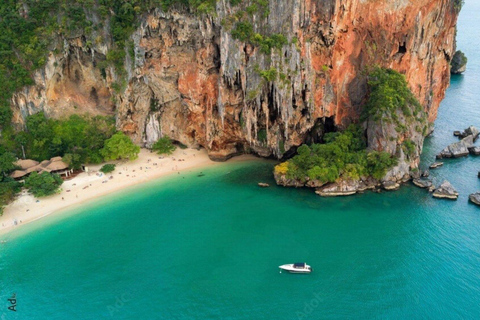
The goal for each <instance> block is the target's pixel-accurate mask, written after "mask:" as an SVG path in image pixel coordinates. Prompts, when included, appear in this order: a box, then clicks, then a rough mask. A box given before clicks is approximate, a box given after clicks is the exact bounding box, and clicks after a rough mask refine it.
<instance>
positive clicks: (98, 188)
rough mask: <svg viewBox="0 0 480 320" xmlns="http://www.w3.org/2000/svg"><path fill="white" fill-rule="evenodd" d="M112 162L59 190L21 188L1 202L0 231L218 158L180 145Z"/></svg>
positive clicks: (243, 158)
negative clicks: (111, 167) (36, 192)
mask: <svg viewBox="0 0 480 320" xmlns="http://www.w3.org/2000/svg"><path fill="white" fill-rule="evenodd" d="M254 159H257V158H256V157H255V156H252V155H242V156H239V157H235V158H233V159H230V160H229V162H240V161H247V160H254ZM108 163H115V164H116V167H115V171H113V172H111V173H107V174H104V173H101V172H100V171H99V169H100V168H101V167H102V165H103V164H104V163H102V164H98V165H91V166H88V172H82V173H80V174H79V175H77V176H76V177H75V178H73V179H71V180H68V181H65V182H64V183H63V184H62V186H61V191H60V192H59V193H57V194H55V195H51V196H48V197H45V198H40V199H37V198H35V197H33V195H31V194H30V193H28V191H27V190H22V191H21V192H20V193H19V194H18V195H17V197H16V198H15V200H14V201H12V202H11V203H10V204H8V205H7V206H5V208H4V212H3V215H2V216H0V234H2V235H3V234H6V233H8V232H10V231H12V230H16V229H17V228H18V227H21V226H23V225H26V224H28V223H30V222H33V221H36V220H39V219H42V218H43V217H46V216H49V215H52V214H55V213H61V211H63V210H64V209H67V208H70V207H74V206H78V205H81V204H84V203H87V202H90V201H92V200H94V199H97V198H99V197H102V196H105V195H107V194H111V193H115V192H118V191H120V190H124V189H127V188H129V187H133V186H135V185H139V184H143V183H145V182H149V181H153V180H157V179H160V178H162V177H165V176H170V175H172V174H180V173H184V172H186V171H187V170H193V169H195V170H196V169H201V168H205V167H211V166H213V165H215V164H218V162H214V161H212V160H210V158H209V157H208V155H207V152H206V150H205V149H200V150H195V149H180V148H177V150H175V152H174V153H173V154H171V155H169V156H166V155H163V156H162V155H158V154H156V153H154V152H150V151H149V150H147V149H141V150H140V153H139V155H138V158H137V159H136V160H133V161H109V162H108Z"/></svg>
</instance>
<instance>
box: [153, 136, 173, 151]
mask: <svg viewBox="0 0 480 320" xmlns="http://www.w3.org/2000/svg"><path fill="white" fill-rule="evenodd" d="M175 149H176V147H175V146H174V145H173V143H172V140H171V139H170V138H169V137H168V136H163V137H161V138H160V139H158V140H157V142H155V143H154V144H153V145H152V150H153V151H156V152H157V153H158V154H172V153H173V151H175Z"/></svg>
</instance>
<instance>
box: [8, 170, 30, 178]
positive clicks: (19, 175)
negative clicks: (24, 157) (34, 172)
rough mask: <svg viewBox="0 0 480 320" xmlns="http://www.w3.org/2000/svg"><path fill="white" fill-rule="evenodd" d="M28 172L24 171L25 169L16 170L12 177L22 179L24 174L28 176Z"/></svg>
mask: <svg viewBox="0 0 480 320" xmlns="http://www.w3.org/2000/svg"><path fill="white" fill-rule="evenodd" d="M27 174H28V173H27V172H25V171H23V170H15V171H13V172H12V173H11V174H10V177H12V178H13V179H20V178H22V177H24V176H26V175H27Z"/></svg>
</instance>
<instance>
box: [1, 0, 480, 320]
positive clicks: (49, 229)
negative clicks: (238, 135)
mask: <svg viewBox="0 0 480 320" xmlns="http://www.w3.org/2000/svg"><path fill="white" fill-rule="evenodd" d="M478 17H480V4H479V3H475V2H474V1H469V0H467V2H466V4H465V8H464V10H463V12H462V14H461V17H460V21H459V31H458V47H459V48H460V49H461V50H463V51H464V52H465V53H466V54H467V56H468V58H469V63H468V71H467V73H466V74H465V75H463V76H457V77H454V78H452V83H451V87H450V89H449V90H448V93H447V97H446V99H445V100H444V102H443V103H442V106H441V109H440V112H439V118H438V120H437V121H436V131H435V133H434V135H433V136H432V137H431V138H429V139H427V141H426V144H425V150H424V155H423V160H424V165H428V164H429V163H430V162H432V161H433V159H434V155H435V154H436V153H437V152H438V151H439V150H441V149H442V148H443V147H445V146H446V145H447V144H449V143H451V142H454V141H455V138H454V137H453V136H452V131H453V130H457V129H463V128H466V127H467V126H468V125H470V124H473V125H476V126H477V127H480V94H479V88H480V54H479V53H478V44H479V43H480V32H479V31H478V30H480V25H479V21H478ZM272 167H273V163H270V162H261V161H254V162H247V163H239V164H228V163H227V164H223V165H219V166H218V167H217V168H214V169H208V170H203V172H204V173H205V176H203V177H198V176H197V173H195V172H191V173H188V174H184V175H181V176H172V177H170V178H169V179H166V180H162V181H161V182H153V183H149V184H147V185H144V186H141V187H140V188H136V189H132V190H127V191H124V192H122V193H120V194H116V195H113V196H110V197H106V198H104V199H102V200H99V201H96V202H93V203H91V204H90V205H88V206H87V207H83V208H81V209H76V210H73V211H70V212H68V213H66V214H63V215H56V216H53V217H48V218H45V219H43V220H40V221H37V222H34V223H31V224H29V225H25V226H22V227H21V228H18V229H17V230H15V231H14V232H11V233H9V234H6V235H1V236H0V240H6V241H7V242H6V243H0V319H1V320H7V319H364V318H380V319H405V318H407V319H478V318H480V208H478V207H475V206H474V205H472V204H469V203H468V201H467V198H468V194H469V193H472V192H475V191H480V180H479V179H478V178H477V177H476V174H477V171H479V170H480V157H477V158H474V157H469V158H464V159H458V160H452V161H446V164H445V166H444V167H442V168H441V169H439V170H437V171H434V172H432V175H433V177H434V178H435V179H436V180H437V181H438V182H441V180H442V179H448V180H449V181H450V182H451V183H452V184H453V185H454V186H455V187H456V188H457V189H458V191H459V192H460V198H459V200H458V201H456V202H452V201H447V200H435V199H432V198H431V196H430V195H429V194H428V193H427V192H425V191H424V190H420V189H417V188H414V187H412V186H408V187H403V188H402V189H401V190H400V191H398V192H394V193H382V194H373V193H366V194H363V195H358V196H355V197H349V198H342V199H325V198H320V197H318V196H315V195H314V194H313V192H312V191H311V190H295V189H285V188H280V187H274V186H273V187H270V188H267V189H261V188H259V187H258V186H257V185H256V183H257V182H259V181H266V182H270V183H271V184H272V185H273V181H272V178H271V174H270V172H271V169H272ZM296 261H306V262H308V263H309V264H311V265H312V266H313V268H314V272H313V273H312V274H310V275H290V274H285V273H279V271H278V268H277V267H278V265H280V264H284V263H289V262H296ZM13 293H16V303H17V305H16V309H17V311H16V312H13V311H10V310H8V309H7V308H8V306H10V305H11V303H10V302H9V301H8V300H7V299H8V298H10V297H11V295H12V294H13Z"/></svg>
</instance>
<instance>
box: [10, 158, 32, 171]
mask: <svg viewBox="0 0 480 320" xmlns="http://www.w3.org/2000/svg"><path fill="white" fill-rule="evenodd" d="M14 164H15V165H16V166H19V167H20V168H22V170H26V169H28V168H31V167H33V166H36V165H38V161H35V160H31V159H25V160H24V159H20V160H17V161H16V162H15V163H14Z"/></svg>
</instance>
